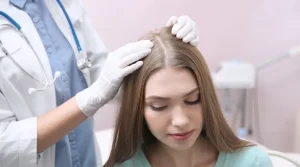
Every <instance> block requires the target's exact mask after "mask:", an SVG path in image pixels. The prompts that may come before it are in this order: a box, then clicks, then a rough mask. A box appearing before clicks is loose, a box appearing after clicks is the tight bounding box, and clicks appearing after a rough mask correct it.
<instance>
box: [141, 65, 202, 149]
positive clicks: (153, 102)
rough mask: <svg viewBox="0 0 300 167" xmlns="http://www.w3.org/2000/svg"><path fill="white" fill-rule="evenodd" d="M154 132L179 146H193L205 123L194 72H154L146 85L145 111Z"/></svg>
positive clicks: (170, 69)
mask: <svg viewBox="0 0 300 167" xmlns="http://www.w3.org/2000/svg"><path fill="white" fill-rule="evenodd" d="M144 116H145V119H146V122H147V125H148V127H149V129H150V131H151V133H152V134H153V135H154V136H155V137H156V138H157V139H158V140H159V141H160V142H161V143H163V144H165V145H167V146H168V147H170V148H173V149H176V150H185V149H188V148H190V147H191V146H192V145H193V144H194V143H195V141H196V139H197V138H198V136H199V135H200V133H201V131H202V125H203V115H202V110H201V100H200V95H199V88H198V85H197V82H196V80H195V77H194V76H193V74H192V73H191V72H190V71H189V70H187V69H184V68H172V67H169V68H163V69H161V70H159V71H157V72H155V73H154V74H153V75H152V76H151V77H150V78H149V80H148V81H147V83H146V88H145V113H144Z"/></svg>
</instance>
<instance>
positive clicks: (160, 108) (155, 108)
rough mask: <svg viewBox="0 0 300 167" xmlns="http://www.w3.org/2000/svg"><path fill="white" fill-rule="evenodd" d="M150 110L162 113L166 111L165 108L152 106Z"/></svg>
mask: <svg viewBox="0 0 300 167" xmlns="http://www.w3.org/2000/svg"><path fill="white" fill-rule="evenodd" d="M150 108H151V109H152V110H153V111H162V110H164V109H166V108H167V106H162V107H154V106H152V105H151V106H150Z"/></svg>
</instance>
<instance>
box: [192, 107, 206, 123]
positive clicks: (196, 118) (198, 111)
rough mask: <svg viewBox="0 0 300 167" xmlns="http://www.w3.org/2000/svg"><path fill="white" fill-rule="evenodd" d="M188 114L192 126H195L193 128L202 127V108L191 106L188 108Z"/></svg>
mask: <svg viewBox="0 0 300 167" xmlns="http://www.w3.org/2000/svg"><path fill="white" fill-rule="evenodd" d="M189 111H190V112H189V113H190V116H189V117H190V119H191V120H192V122H193V124H195V126H197V127H201V128H202V125H203V122H204V120H203V113H202V108H201V105H195V106H191V107H190V108H189Z"/></svg>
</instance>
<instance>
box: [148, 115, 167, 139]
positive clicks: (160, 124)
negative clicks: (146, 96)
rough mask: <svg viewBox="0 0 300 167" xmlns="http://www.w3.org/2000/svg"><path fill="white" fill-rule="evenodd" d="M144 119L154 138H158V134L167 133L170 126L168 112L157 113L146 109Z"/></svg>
mask: <svg viewBox="0 0 300 167" xmlns="http://www.w3.org/2000/svg"><path fill="white" fill-rule="evenodd" d="M144 117H145V120H146V123H147V125H148V127H149V129H150V131H151V133H152V134H153V135H154V136H156V135H157V133H163V132H164V131H166V129H167V126H168V115H167V113H166V112H156V111H152V110H151V109H145V112H144Z"/></svg>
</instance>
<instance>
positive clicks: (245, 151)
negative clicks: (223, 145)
mask: <svg viewBox="0 0 300 167" xmlns="http://www.w3.org/2000/svg"><path fill="white" fill-rule="evenodd" d="M223 154H224V157H225V158H226V161H229V162H234V163H235V164H238V165H239V166H249V167H250V166H251V167H272V166H273V165H272V162H271V159H270V157H269V155H268V153H267V152H266V151H264V150H263V149H262V148H259V147H258V146H249V147H244V148H242V149H239V150H236V151H234V152H227V153H223Z"/></svg>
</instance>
